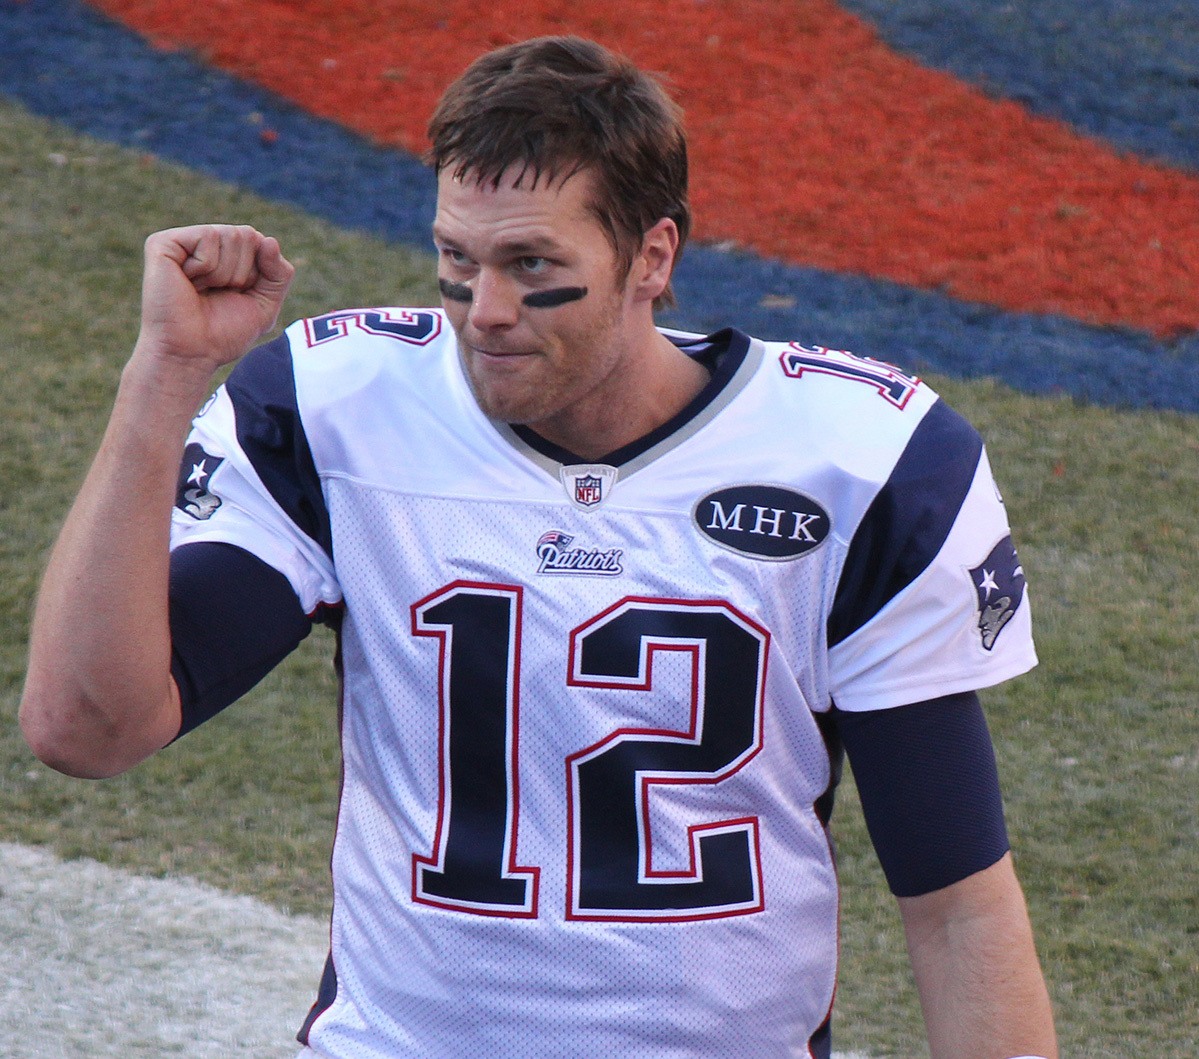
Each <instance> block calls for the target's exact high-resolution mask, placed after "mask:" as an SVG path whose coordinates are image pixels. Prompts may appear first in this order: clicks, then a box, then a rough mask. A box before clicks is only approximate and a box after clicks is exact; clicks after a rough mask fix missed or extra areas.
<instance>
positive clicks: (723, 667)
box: [412, 582, 769, 921]
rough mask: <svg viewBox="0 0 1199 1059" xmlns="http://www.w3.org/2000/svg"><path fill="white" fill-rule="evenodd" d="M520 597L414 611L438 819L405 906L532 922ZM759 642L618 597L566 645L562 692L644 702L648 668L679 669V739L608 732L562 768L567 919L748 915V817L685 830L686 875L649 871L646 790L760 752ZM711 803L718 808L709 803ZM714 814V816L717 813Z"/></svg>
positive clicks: (753, 822) (737, 624) (459, 601)
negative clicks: (435, 653) (525, 860)
mask: <svg viewBox="0 0 1199 1059" xmlns="http://www.w3.org/2000/svg"><path fill="white" fill-rule="evenodd" d="M521 607H522V590H521V589H520V588H519V587H515V586H506V585H489V584H479V583H474V582H455V583H454V584H452V585H449V586H447V587H446V588H444V589H442V590H441V591H439V592H437V593H435V594H434V595H432V596H430V597H428V598H426V599H425V600H423V601H421V602H420V603H418V604H416V605H415V606H414V607H413V608H412V630H413V633H414V634H415V635H417V636H431V637H437V638H438V639H439V640H440V650H439V683H440V702H441V711H440V736H441V739H440V746H441V764H440V776H439V783H440V795H441V797H440V809H439V814H438V821H437V828H436V833H435V836H434V838H433V844H432V848H433V851H432V854H431V855H430V856H428V857H423V856H420V855H417V856H415V857H414V858H413V884H412V885H413V889H412V892H413V898H414V899H415V900H416V901H418V902H421V903H425V904H431V905H436V906H438V907H441V908H451V909H456V910H459V911H464V912H472V913H475V914H479V915H497V916H515V917H527V918H528V917H535V916H536V915H537V902H538V884H539V874H540V873H539V869H538V868H536V867H528V866H520V865H518V864H517V863H516V859H517V857H516V837H517V828H518V822H519V808H520V807H519V790H520V783H519V755H518V744H519V724H520V695H519V681H520V639H521ZM768 645H769V634H768V633H767V632H766V631H765V630H764V629H762V628H761V627H759V626H758V625H756V624H755V623H754V622H752V621H750V619H748V618H746V617H745V616H744V615H742V614H740V613H739V612H738V611H737V610H736V609H735V608H733V607H732V606H730V605H729V604H728V603H725V602H720V601H705V602H690V601H679V600H655V599H640V598H633V597H630V598H626V599H624V600H621V601H620V602H619V603H617V604H616V605H614V606H612V607H610V608H609V609H608V610H605V611H604V612H603V613H601V614H599V615H597V616H596V617H594V618H592V619H591V620H590V621H588V622H586V623H585V624H583V625H581V626H579V627H578V628H577V629H575V630H574V631H573V632H572V633H571V634H570V636H569V641H568V642H567V643H565V644H564V645H563V646H564V647H565V648H566V652H567V658H568V665H567V674H566V679H565V681H564V683H563V690H562V693H563V695H569V694H571V692H570V690H569V689H570V688H571V687H581V688H596V689H633V690H637V691H644V692H646V693H652V692H653V690H654V687H653V685H654V678H653V666H654V657H655V655H656V654H657V653H658V652H660V651H681V652H685V653H687V654H689V655H690V657H691V716H690V724H689V726H688V727H687V728H686V729H685V730H682V731H672V730H664V729H645V728H633V727H628V728H618V729H617V730H615V731H613V732H611V733H609V734H608V735H607V736H605V737H604V738H603V739H601V740H599V741H598V742H596V743H595V744H593V745H592V746H588V747H585V748H582V749H580V750H579V751H578V752H576V753H574V754H571V755H570V756H569V757H568V758H567V759H566V762H565V765H566V797H565V805H564V811H565V812H566V814H567V842H566V845H567V849H566V850H565V856H566V861H567V879H568V888H569V894H568V895H567V905H566V915H567V918H568V919H579V920H608V921H660V920H694V919H709V918H716V917H722V916H730V915H744V914H746V913H750V912H757V911H760V910H761V909H762V907H763V903H762V884H761V863H760V857H759V853H758V821H757V818H756V817H753V816H746V817H741V818H737V819H713V820H706V821H705V822H703V823H700V824H695V825H692V826H689V827H688V828H687V842H688V844H689V848H690V865H689V866H688V867H687V868H686V869H684V870H675V871H664V870H659V869H655V867H654V852H653V846H654V831H653V828H651V823H650V802H651V795H652V791H653V789H654V788H655V787H657V786H670V785H685V786H687V787H689V788H699V789H702V788H704V787H715V785H717V784H719V783H720V782H721V781H722V780H724V779H727V778H728V777H730V776H732V775H733V774H734V773H736V772H737V771H738V770H740V769H741V768H742V767H744V765H745V764H746V763H747V762H748V761H749V760H750V759H751V758H752V757H753V756H754V755H755V754H756V753H757V752H758V750H759V749H760V748H761V738H762V699H763V688H764V681H765V671H766V652H767V647H768ZM713 804H714V806H715V805H717V804H718V803H717V802H716V801H715V799H713ZM712 815H714V816H719V815H720V813H719V810H718V809H714V810H713V814H712Z"/></svg>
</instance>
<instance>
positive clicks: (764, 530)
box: [693, 485, 829, 560]
mask: <svg viewBox="0 0 1199 1059" xmlns="http://www.w3.org/2000/svg"><path fill="white" fill-rule="evenodd" d="M693 517H694V518H695V524H696V525H697V526H698V527H699V528H700V529H701V530H702V531H703V532H704V533H705V534H707V536H709V537H710V538H711V539H712V540H714V541H715V542H716V543H717V544H721V545H723V546H724V547H726V548H731V549H732V550H733V551H735V552H740V553H741V554H742V555H752V556H755V557H757V558H759V559H774V560H784V559H795V558H798V557H799V556H801V555H803V554H805V553H806V552H810V551H811V550H812V549H813V548H815V547H817V546H819V545H820V544H821V543H822V542H823V541H824V538H825V537H827V536H828V532H829V517H828V512H827V511H825V510H824V508H822V507H821V506H820V505H819V504H818V503H816V501H815V500H813V499H812V498H811V497H810V496H804V495H803V493H797V492H796V491H795V490H794V489H786V488H784V487H783V486H780V485H732V486H729V487H728V488H727V489H717V490H716V492H714V493H709V494H708V495H707V496H705V497H704V498H703V499H702V500H700V502H699V503H698V504H696V505H695V511H694V512H693Z"/></svg>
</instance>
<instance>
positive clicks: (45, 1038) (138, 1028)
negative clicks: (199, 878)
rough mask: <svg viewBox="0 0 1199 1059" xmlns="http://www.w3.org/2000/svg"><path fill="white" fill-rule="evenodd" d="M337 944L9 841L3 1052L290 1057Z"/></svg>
mask: <svg viewBox="0 0 1199 1059" xmlns="http://www.w3.org/2000/svg"><path fill="white" fill-rule="evenodd" d="M327 947H328V928H327V926H326V924H324V923H323V922H321V921H319V920H316V919H313V918H311V917H309V916H288V915H284V914H283V913H282V912H280V911H278V910H277V909H275V908H273V907H271V906H270V905H267V904H265V903H263V902H262V901H258V900H255V899H254V898H251V897H242V896H238V895H236V894H229V893H225V892H224V891H221V890H217V889H214V888H213V887H211V886H204V885H201V884H199V883H196V882H192V881H190V880H182V879H145V878H141V877H140V876H136V875H130V874H129V873H127V872H123V871H118V870H116V869H114V868H109V867H106V866H104V865H103V864H97V863H96V862H95V861H90V860H74V861H62V860H59V859H58V858H56V857H54V856H52V855H50V854H48V853H45V852H43V851H42V850H37V849H30V848H27V847H24V846H16V845H12V844H10V843H3V842H0V1012H3V1015H2V1017H0V1059H243V1057H244V1059H292V1057H294V1056H295V1054H296V1052H297V1050H298V1046H297V1045H296V1044H295V1041H294V1035H295V1031H296V1029H297V1028H298V1027H299V1025H300V1023H301V1022H302V1021H303V1019H304V1015H305V1014H306V1013H307V1011H308V1007H309V1005H310V1004H311V1003H312V1000H313V996H314V992H313V991H314V990H315V988H316V985H317V982H318V981H319V978H320V972H321V968H322V966H323V965H324V957H325V951H326V949H327ZM836 1059H867V1057H866V1056H862V1055H856V1054H850V1053H841V1054H840V1055H838V1056H837V1057H836Z"/></svg>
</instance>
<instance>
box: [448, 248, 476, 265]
mask: <svg viewBox="0 0 1199 1059" xmlns="http://www.w3.org/2000/svg"><path fill="white" fill-rule="evenodd" d="M441 256H442V257H443V258H445V260H446V261H448V262H449V263H450V264H451V265H453V266H455V267H456V268H463V267H465V266H466V265H469V264H470V258H468V257H467V256H466V255H465V254H464V253H463V252H462V251H461V250H459V249H457V247H453V246H443V247H442V248H441Z"/></svg>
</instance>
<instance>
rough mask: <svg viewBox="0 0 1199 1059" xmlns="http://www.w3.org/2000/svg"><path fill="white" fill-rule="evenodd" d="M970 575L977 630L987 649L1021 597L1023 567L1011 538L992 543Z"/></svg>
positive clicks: (1022, 595) (1009, 618)
mask: <svg viewBox="0 0 1199 1059" xmlns="http://www.w3.org/2000/svg"><path fill="white" fill-rule="evenodd" d="M970 577H971V580H972V581H973V583H974V591H975V594H976V595H977V596H978V631H979V634H980V635H981V636H982V643H983V647H984V648H986V650H988V651H990V650H991V649H992V648H993V647H994V646H995V641H996V640H997V639H998V638H999V634H1000V633H1001V632H1003V628H1004V626H1005V625H1007V623H1008V622H1009V621H1011V620H1012V618H1013V617H1014V616H1015V614H1016V611H1017V610H1018V609H1019V608H1020V603H1021V601H1022V600H1023V599H1024V567H1022V566H1021V565H1020V559H1019V557H1018V556H1017V555H1016V546H1015V545H1014V544H1013V543H1012V538H1011V537H1010V536H1008V537H1004V538H1003V540H1001V541H1000V542H999V543H998V544H997V545H995V547H994V548H992V549H991V554H990V555H988V556H987V557H986V558H985V559H984V560H983V561H982V562H981V563H980V564H979V565H978V566H976V567H974V568H973V569H972V570H971V571H970Z"/></svg>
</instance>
